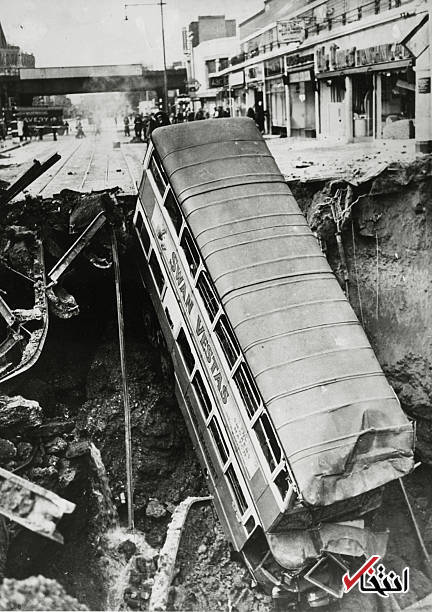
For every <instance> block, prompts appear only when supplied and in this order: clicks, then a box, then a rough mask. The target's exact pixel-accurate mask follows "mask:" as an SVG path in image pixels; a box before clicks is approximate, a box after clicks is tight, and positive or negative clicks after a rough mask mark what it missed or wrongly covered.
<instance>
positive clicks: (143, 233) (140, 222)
mask: <svg viewBox="0 0 432 612" xmlns="http://www.w3.org/2000/svg"><path fill="white" fill-rule="evenodd" d="M136 228H137V231H138V235H139V237H140V238H141V243H142V246H143V249H144V252H145V253H146V254H147V253H148V252H149V250H150V236H149V235H148V232H147V228H146V226H145V225H144V219H143V216H142V214H141V211H138V214H137V220H136Z"/></svg>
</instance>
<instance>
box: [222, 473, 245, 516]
mask: <svg viewBox="0 0 432 612" xmlns="http://www.w3.org/2000/svg"><path fill="white" fill-rule="evenodd" d="M225 475H226V477H227V478H228V481H229V483H230V485H231V488H232V490H233V493H234V497H235V498H236V501H237V505H238V507H239V508H240V512H241V513H242V514H244V513H245V512H246V510H247V503H246V499H245V496H244V495H243V491H242V490H241V487H240V483H239V481H238V478H237V476H236V473H235V471H234V468H233V466H232V465H230V466H229V468H228V469H227V471H226V472H225Z"/></svg>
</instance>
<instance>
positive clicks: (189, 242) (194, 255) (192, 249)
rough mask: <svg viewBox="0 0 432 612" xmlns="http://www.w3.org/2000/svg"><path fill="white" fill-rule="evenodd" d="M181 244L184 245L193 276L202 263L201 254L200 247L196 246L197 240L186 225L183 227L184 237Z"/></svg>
mask: <svg viewBox="0 0 432 612" xmlns="http://www.w3.org/2000/svg"><path fill="white" fill-rule="evenodd" d="M180 246H181V247H182V249H183V251H184V253H185V255H186V260H187V262H188V264H189V269H190V272H191V274H192V276H193V277H195V274H196V273H197V270H198V266H199V264H200V256H199V253H198V249H197V248H196V246H195V242H194V240H193V239H192V236H191V235H190V232H189V230H188V229H187V228H186V227H185V228H184V229H183V234H182V238H181V240H180Z"/></svg>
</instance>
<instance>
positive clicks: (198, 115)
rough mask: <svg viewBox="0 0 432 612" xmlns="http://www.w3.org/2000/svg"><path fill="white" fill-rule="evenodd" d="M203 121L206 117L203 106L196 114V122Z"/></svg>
mask: <svg viewBox="0 0 432 612" xmlns="http://www.w3.org/2000/svg"><path fill="white" fill-rule="evenodd" d="M202 119H205V117H204V109H203V107H202V106H201V108H199V109H198V110H197V113H196V115H195V120H196V121H201V120H202Z"/></svg>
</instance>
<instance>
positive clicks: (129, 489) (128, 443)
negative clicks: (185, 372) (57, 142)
mask: <svg viewBox="0 0 432 612" xmlns="http://www.w3.org/2000/svg"><path fill="white" fill-rule="evenodd" d="M111 246H112V254H113V264H114V276H115V288H116V300H117V323H118V336H119V350H120V366H121V376H122V392H123V406H124V420H125V447H126V498H127V507H128V527H129V529H130V530H132V529H133V528H134V507H133V474H132V433H131V417H130V405H129V390H128V380H127V371H126V360H125V343H124V319H123V300H122V294H121V277H120V263H119V257H118V247H117V237H116V234H115V229H114V227H112V228H111Z"/></svg>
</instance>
